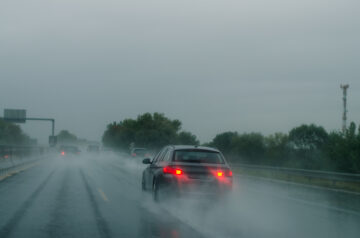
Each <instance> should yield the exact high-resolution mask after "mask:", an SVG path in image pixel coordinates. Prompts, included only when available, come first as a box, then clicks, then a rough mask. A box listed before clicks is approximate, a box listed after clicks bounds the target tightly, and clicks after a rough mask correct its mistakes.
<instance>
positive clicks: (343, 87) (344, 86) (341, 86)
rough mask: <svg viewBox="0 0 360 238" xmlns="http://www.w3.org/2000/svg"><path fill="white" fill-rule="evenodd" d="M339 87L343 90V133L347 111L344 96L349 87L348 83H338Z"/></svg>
mask: <svg viewBox="0 0 360 238" xmlns="http://www.w3.org/2000/svg"><path fill="white" fill-rule="evenodd" d="M340 88H341V89H342V91H343V103H344V105H343V106H344V112H343V117H342V131H343V133H345V132H346V119H347V118H346V113H347V109H346V96H347V90H348V88H349V84H345V85H342V84H341V85H340Z"/></svg>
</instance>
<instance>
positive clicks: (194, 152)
mask: <svg viewBox="0 0 360 238" xmlns="http://www.w3.org/2000/svg"><path fill="white" fill-rule="evenodd" d="M143 163H144V164H149V166H147V167H146V169H145V170H144V171H143V175H142V190H145V191H151V192H152V195H153V199H154V200H155V201H160V200H162V199H163V198H165V197H168V196H176V197H178V196H182V195H195V196H205V197H209V198H218V197H221V196H223V195H225V194H227V193H228V192H230V191H231V190H232V184H233V178H232V171H231V169H230V167H229V165H228V163H227V162H226V160H225V158H224V156H223V155H222V154H221V152H220V151H219V150H217V149H213V148H210V147H198V146H173V145H170V146H166V147H164V148H163V149H162V150H161V151H160V152H159V153H158V154H157V155H156V156H155V157H154V159H153V160H152V161H150V159H149V158H146V159H144V160H143ZM165 195H166V196H165Z"/></svg>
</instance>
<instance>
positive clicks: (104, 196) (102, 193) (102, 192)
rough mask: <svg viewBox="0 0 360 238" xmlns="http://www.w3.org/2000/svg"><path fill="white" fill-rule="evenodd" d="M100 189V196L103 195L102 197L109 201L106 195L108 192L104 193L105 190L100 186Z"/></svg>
mask: <svg viewBox="0 0 360 238" xmlns="http://www.w3.org/2000/svg"><path fill="white" fill-rule="evenodd" d="M98 191H99V193H100V196H101V197H102V199H103V200H104V201H105V202H109V199H108V197H107V196H106V194H105V193H104V191H103V190H101V188H98Z"/></svg>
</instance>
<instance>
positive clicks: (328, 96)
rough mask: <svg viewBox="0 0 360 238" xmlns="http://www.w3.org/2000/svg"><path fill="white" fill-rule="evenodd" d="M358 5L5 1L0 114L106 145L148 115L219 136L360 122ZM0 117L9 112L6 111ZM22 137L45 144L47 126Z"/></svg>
mask: <svg viewBox="0 0 360 238" xmlns="http://www.w3.org/2000/svg"><path fill="white" fill-rule="evenodd" d="M359 42H360V1H359V0H126V1H121V0H101V1H100V0H52V1H49V0H31V1H29V0H2V1H0V82H1V83H0V110H1V111H2V110H3V109H4V108H17V109H27V114H28V116H33V117H53V118H55V119H56V129H57V132H58V131H59V130H60V129H68V130H69V131H71V132H73V133H75V134H76V135H78V136H79V137H83V138H88V139H92V140H100V138H101V136H102V133H103V132H104V130H105V128H106V125H107V124H108V123H110V122H113V121H120V120H123V119H124V118H129V117H131V118H135V117H136V116H137V115H139V114H141V113H144V112H162V113H165V115H166V116H168V117H170V118H172V119H179V120H181V121H182V122H183V129H184V130H187V131H191V132H193V133H194V134H196V135H197V136H198V138H199V139H200V140H201V141H202V142H206V141H209V140H211V139H212V138H213V137H214V136H215V135H216V134H217V133H219V132H223V131H229V130H231V131H239V132H252V131H256V132H262V133H263V134H269V133H274V132H277V131H281V132H288V131H289V130H290V129H291V128H293V127H295V126H298V125H300V124H302V123H316V124H318V125H322V126H324V127H325V128H326V129H327V130H338V129H340V127H341V110H342V108H341V97H342V95H341V91H340V88H339V85H340V84H341V83H349V84H350V89H349V97H348V100H349V114H348V117H349V121H355V122H356V123H359V122H360V110H359V109H360V77H359V76H360V59H359V56H360V46H359ZM0 114H2V112H0ZM23 128H24V130H25V131H26V132H27V133H28V134H29V135H30V136H33V137H36V138H39V139H40V142H45V141H46V138H47V136H48V135H49V133H50V124H46V123H40V122H29V123H27V124H26V125H23Z"/></svg>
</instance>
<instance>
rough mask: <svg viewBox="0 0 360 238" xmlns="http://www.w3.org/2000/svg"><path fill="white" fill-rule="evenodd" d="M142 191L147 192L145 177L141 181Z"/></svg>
mask: <svg viewBox="0 0 360 238" xmlns="http://www.w3.org/2000/svg"><path fill="white" fill-rule="evenodd" d="M141 190H142V191H146V187H145V180H144V176H143V177H142V179H141Z"/></svg>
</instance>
